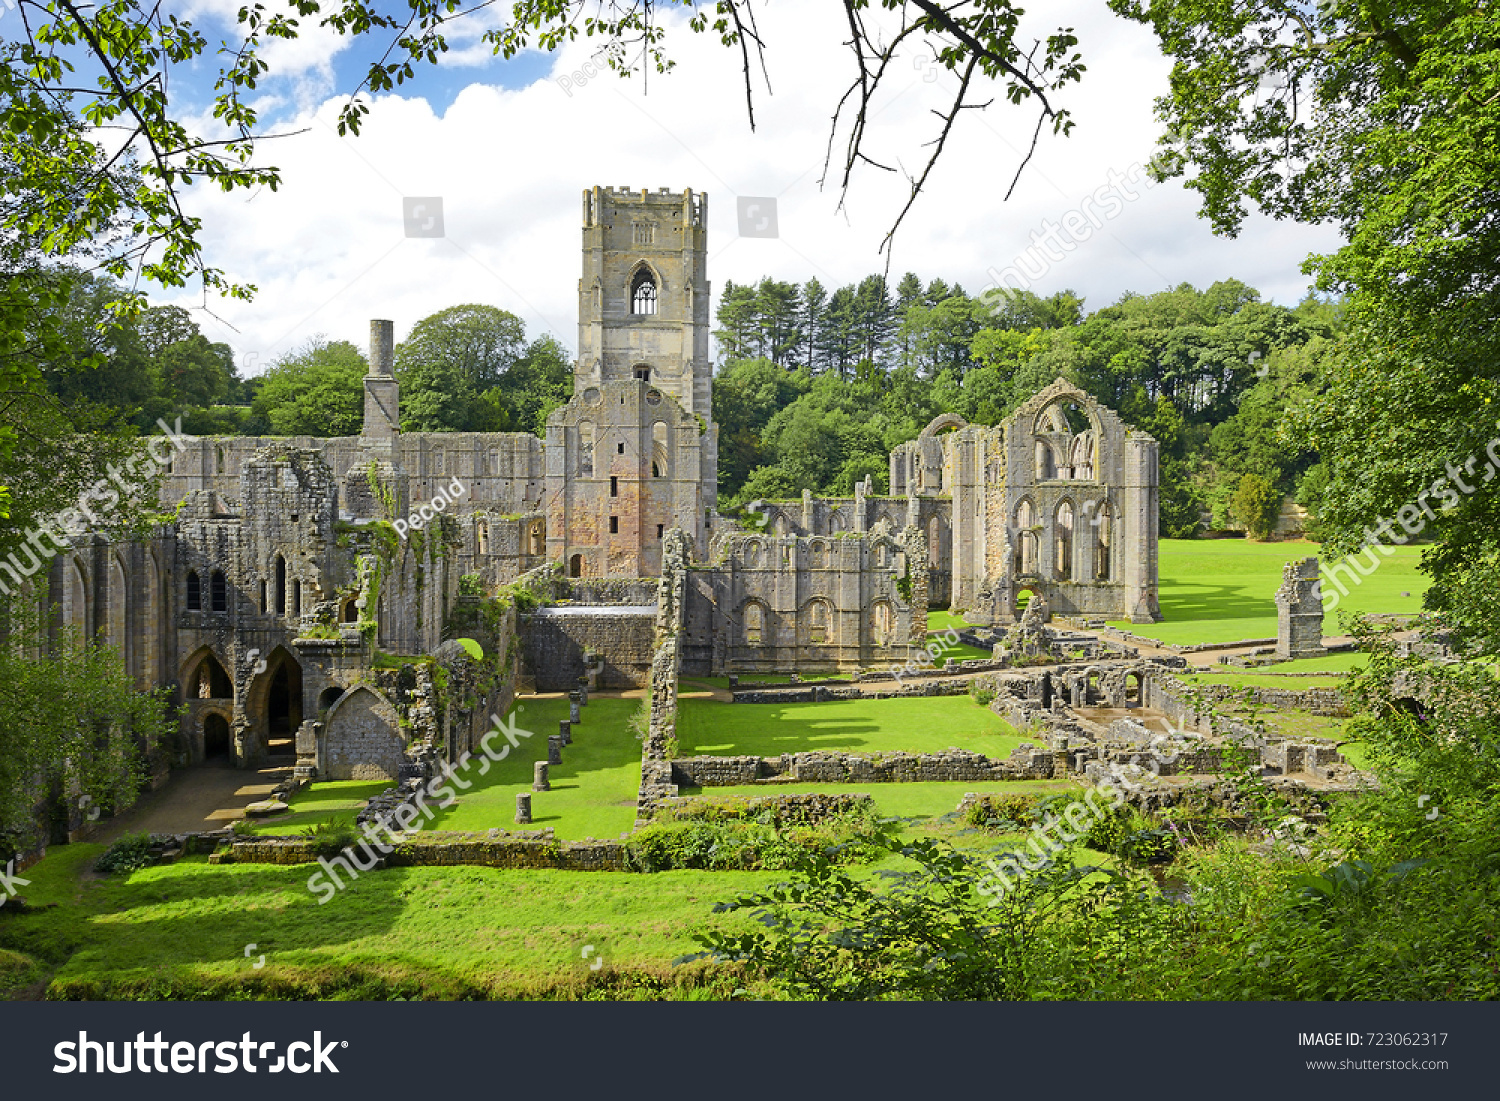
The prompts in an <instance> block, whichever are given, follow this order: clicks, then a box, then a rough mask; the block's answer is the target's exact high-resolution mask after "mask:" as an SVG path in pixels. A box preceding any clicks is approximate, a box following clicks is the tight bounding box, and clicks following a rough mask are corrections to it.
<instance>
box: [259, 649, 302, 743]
mask: <svg viewBox="0 0 1500 1101" xmlns="http://www.w3.org/2000/svg"><path fill="white" fill-rule="evenodd" d="M301 725H302V667H301V666H299V665H298V664H297V663H296V662H295V661H293V660H291V659H290V658H288V659H286V660H285V661H282V662H281V663H280V664H279V665H278V666H277V668H276V670H275V672H273V673H272V674H271V687H270V689H269V691H268V692H267V693H266V752H267V753H268V754H269V755H270V756H272V757H286V756H294V755H295V754H296V752H297V750H296V737H297V728H298V727H299V726H301Z"/></svg>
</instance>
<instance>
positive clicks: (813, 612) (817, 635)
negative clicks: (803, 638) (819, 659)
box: [807, 600, 828, 645]
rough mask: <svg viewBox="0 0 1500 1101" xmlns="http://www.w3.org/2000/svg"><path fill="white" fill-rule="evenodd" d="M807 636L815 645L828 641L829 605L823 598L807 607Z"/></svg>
mask: <svg viewBox="0 0 1500 1101" xmlns="http://www.w3.org/2000/svg"><path fill="white" fill-rule="evenodd" d="M807 638H808V641H809V642H811V643H813V644H814V645H816V644H818V643H823V642H827V641H828V605H827V604H824V603H823V602H822V601H821V600H814V601H813V602H812V604H811V605H810V606H809V607H808V609H807Z"/></svg>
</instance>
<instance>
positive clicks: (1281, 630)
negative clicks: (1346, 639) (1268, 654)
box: [1276, 558, 1327, 661]
mask: <svg viewBox="0 0 1500 1101" xmlns="http://www.w3.org/2000/svg"><path fill="white" fill-rule="evenodd" d="M1325 653H1327V651H1326V650H1325V649H1324V648H1323V597H1322V593H1321V591H1320V590H1319V582H1318V560H1317V559H1316V558H1304V559H1302V560H1301V561H1300V562H1288V563H1287V564H1286V565H1285V566H1284V567H1282V570H1281V588H1279V589H1277V590H1276V656H1277V657H1278V658H1279V659H1281V660H1283V661H1285V660H1289V659H1292V658H1314V657H1321V656H1322V655H1323V654H1325Z"/></svg>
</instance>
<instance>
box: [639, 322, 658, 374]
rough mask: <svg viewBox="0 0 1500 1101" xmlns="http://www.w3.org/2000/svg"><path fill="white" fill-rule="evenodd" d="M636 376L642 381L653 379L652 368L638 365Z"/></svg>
mask: <svg viewBox="0 0 1500 1101" xmlns="http://www.w3.org/2000/svg"><path fill="white" fill-rule="evenodd" d="M652 312H655V311H652ZM635 377H636V378H638V379H639V380H640V381H642V382H650V381H651V368H649V367H637V368H636V369H635Z"/></svg>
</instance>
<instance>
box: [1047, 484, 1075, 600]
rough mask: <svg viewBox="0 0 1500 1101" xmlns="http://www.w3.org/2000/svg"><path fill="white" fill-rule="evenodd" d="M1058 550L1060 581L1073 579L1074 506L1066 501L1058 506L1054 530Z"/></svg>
mask: <svg viewBox="0 0 1500 1101" xmlns="http://www.w3.org/2000/svg"><path fill="white" fill-rule="evenodd" d="M1052 542H1053V547H1054V549H1055V551H1056V555H1055V563H1054V564H1055V565H1056V567H1057V579H1058V580H1059V581H1071V580H1073V506H1072V505H1070V504H1068V502H1066V501H1064V502H1063V503H1062V504H1060V505H1058V506H1057V523H1056V525H1054V527H1053V530H1052Z"/></svg>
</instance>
